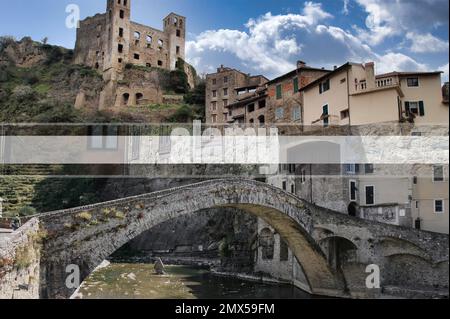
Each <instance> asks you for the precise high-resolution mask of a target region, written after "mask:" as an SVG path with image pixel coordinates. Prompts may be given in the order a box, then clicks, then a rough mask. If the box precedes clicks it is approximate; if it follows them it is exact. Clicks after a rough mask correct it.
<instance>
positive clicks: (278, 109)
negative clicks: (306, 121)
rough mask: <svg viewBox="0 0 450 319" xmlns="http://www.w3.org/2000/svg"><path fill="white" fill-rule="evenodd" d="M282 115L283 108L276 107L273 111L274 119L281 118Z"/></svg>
mask: <svg viewBox="0 0 450 319" xmlns="http://www.w3.org/2000/svg"><path fill="white" fill-rule="evenodd" d="M283 117H284V109H283V108H282V107H279V108H277V110H276V111H275V119H276V120H279V119H282V118H283Z"/></svg>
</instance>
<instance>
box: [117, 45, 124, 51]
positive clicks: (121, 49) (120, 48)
mask: <svg viewBox="0 0 450 319" xmlns="http://www.w3.org/2000/svg"><path fill="white" fill-rule="evenodd" d="M117 51H119V53H122V52H123V44H119V45H118V46H117Z"/></svg>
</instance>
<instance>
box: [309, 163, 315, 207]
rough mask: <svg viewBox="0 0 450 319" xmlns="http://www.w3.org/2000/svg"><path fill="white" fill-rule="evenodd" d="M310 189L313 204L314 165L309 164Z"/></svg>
mask: <svg viewBox="0 0 450 319" xmlns="http://www.w3.org/2000/svg"><path fill="white" fill-rule="evenodd" d="M309 187H310V201H311V204H313V203H314V202H313V200H314V198H313V178H312V164H309Z"/></svg>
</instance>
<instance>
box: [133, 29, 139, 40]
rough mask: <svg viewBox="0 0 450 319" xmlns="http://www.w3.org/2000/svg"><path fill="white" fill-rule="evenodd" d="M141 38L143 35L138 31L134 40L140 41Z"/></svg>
mask: <svg viewBox="0 0 450 319" xmlns="http://www.w3.org/2000/svg"><path fill="white" fill-rule="evenodd" d="M140 38H141V34H140V33H139V32H137V31H135V32H134V39H135V40H139V39H140Z"/></svg>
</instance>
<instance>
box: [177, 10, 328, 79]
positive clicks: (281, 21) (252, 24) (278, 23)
mask: <svg viewBox="0 0 450 319" xmlns="http://www.w3.org/2000/svg"><path fill="white" fill-rule="evenodd" d="M331 17H332V15H331V14H329V13H327V12H325V11H324V10H323V9H322V6H321V5H320V4H317V3H312V2H306V3H305V6H304V8H303V11H302V14H286V15H272V14H271V13H266V14H265V15H263V16H261V17H259V18H258V19H250V20H249V21H248V23H247V24H246V27H247V28H248V32H244V31H238V30H229V29H221V30H209V31H205V32H203V33H201V34H200V35H198V36H197V37H196V38H195V40H193V41H188V42H187V44H186V51H187V60H188V61H189V62H191V61H192V62H194V63H196V64H197V65H199V64H200V62H201V57H200V56H201V54H202V53H204V52H205V51H214V52H226V53H231V54H233V55H235V56H236V57H237V58H238V59H239V60H241V61H242V62H243V63H245V64H248V65H253V66H254V68H255V69H258V70H260V71H263V72H266V73H269V74H274V73H284V72H288V71H290V70H292V68H293V67H294V63H293V62H291V61H292V58H293V57H294V55H298V54H299V53H300V52H301V50H302V45H300V44H298V42H297V39H296V37H295V36H293V34H295V32H296V31H299V30H303V31H306V32H308V30H310V29H311V28H313V27H314V26H315V25H316V24H317V23H319V22H320V21H322V20H324V19H328V18H331Z"/></svg>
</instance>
